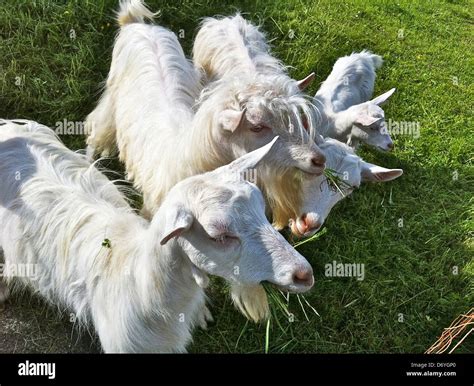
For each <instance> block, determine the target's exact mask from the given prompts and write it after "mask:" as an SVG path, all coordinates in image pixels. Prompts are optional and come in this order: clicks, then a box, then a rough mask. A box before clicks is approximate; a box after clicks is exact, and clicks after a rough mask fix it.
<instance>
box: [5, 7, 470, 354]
mask: <svg viewBox="0 0 474 386" xmlns="http://www.w3.org/2000/svg"><path fill="white" fill-rule="evenodd" d="M226 4H227V5H226ZM226 4H223V2H221V1H211V0H194V1H183V2H176V4H174V3H173V4H171V2H164V1H163V2H160V1H152V0H150V1H149V5H150V6H151V8H152V9H153V10H157V9H161V11H162V16H161V18H160V19H159V23H160V24H162V25H164V26H166V27H168V28H170V29H172V30H173V31H175V32H179V31H180V30H183V31H184V38H182V39H181V42H182V44H183V47H184V49H185V51H186V52H187V53H189V52H190V49H191V46H192V41H193V36H194V34H195V31H196V27H197V24H198V22H199V19H200V18H201V17H203V16H212V15H216V14H224V15H227V14H231V13H233V12H235V11H236V10H241V11H242V12H244V13H245V15H246V17H248V18H250V19H251V20H253V21H254V22H261V23H262V24H263V28H264V30H265V31H266V32H267V33H268V37H269V38H270V39H271V40H272V45H273V47H274V53H275V54H276V55H277V56H278V57H279V58H280V59H282V60H283V61H284V62H285V63H286V64H288V65H291V66H293V67H294V68H293V69H292V70H291V75H292V76H294V77H295V78H301V77H303V76H305V75H306V74H307V73H308V72H310V71H315V72H316V74H317V81H316V82H314V84H313V85H312V86H311V88H310V92H312V93H313V92H315V91H316V89H317V87H318V84H319V82H321V81H323V80H324V79H325V77H326V76H327V75H328V74H329V72H330V70H331V67H332V64H333V63H334V61H335V60H336V59H337V58H338V57H339V56H342V55H347V54H349V53H350V52H352V51H356V50H361V49H364V48H366V49H370V50H372V51H374V52H376V53H378V54H380V55H382V56H383V57H384V59H385V63H384V66H383V67H382V69H381V70H380V71H379V73H378V78H377V82H376V93H381V92H384V91H386V90H388V89H390V88H391V87H397V92H396V93H395V94H394V96H393V97H392V98H391V100H390V103H389V104H388V105H387V107H386V109H385V111H386V116H387V117H390V118H391V119H393V120H396V121H414V122H419V124H420V128H421V136H420V137H419V138H418V139H415V138H413V137H408V136H398V137H396V138H395V145H396V148H395V151H394V152H393V153H391V154H382V153H378V152H375V151H370V150H368V149H362V151H361V154H362V155H363V156H364V157H365V158H366V159H367V160H368V161H370V162H374V163H379V164H381V165H383V166H386V167H401V168H403V169H404V171H405V173H404V175H403V176H402V177H401V178H400V179H398V180H396V181H393V182H391V183H387V184H381V185H375V184H371V185H364V186H363V187H362V188H361V189H360V190H359V191H357V192H355V193H354V194H353V195H352V196H351V197H350V198H348V199H346V200H345V201H343V202H341V203H340V204H339V205H338V206H337V207H336V208H334V210H333V211H332V213H331V215H330V216H329V218H328V220H327V222H326V224H325V227H326V229H327V232H326V234H324V235H323V236H322V237H320V238H319V239H318V240H315V241H311V242H308V243H305V244H303V245H301V246H299V247H298V250H299V251H300V252H301V253H302V254H304V255H305V256H306V257H307V258H308V260H309V261H310V262H311V263H312V265H313V267H314V271H315V279H316V284H315V286H314V289H313V290H312V291H311V292H310V293H309V294H307V295H306V299H307V300H308V302H310V303H311V305H312V306H313V307H314V308H315V309H316V310H317V312H318V313H319V315H320V316H319V317H318V316H317V315H316V314H314V313H309V314H308V318H309V321H308V320H306V318H305V316H304V314H303V311H302V308H301V306H300V305H299V304H298V300H297V299H296V297H295V296H291V297H290V304H289V306H288V307H289V309H290V310H291V312H292V313H294V315H295V320H294V321H293V322H289V321H288V320H287V319H285V318H283V319H282V320H281V321H280V325H278V323H274V322H272V323H270V325H269V326H267V325H266V324H265V323H262V324H260V325H256V324H253V323H250V322H249V323H246V321H245V319H244V317H243V316H241V315H240V314H239V313H238V312H237V311H236V310H235V309H234V307H233V305H232V304H231V301H230V298H229V296H228V295H227V293H226V290H225V286H224V285H223V284H222V282H221V281H220V280H216V281H215V283H214V284H213V286H212V288H211V290H210V291H209V296H210V298H211V299H212V302H213V303H212V312H213V315H214V318H215V319H216V322H215V323H214V324H213V325H211V326H210V328H209V329H208V330H207V331H197V332H196V333H195V339H194V343H193V345H192V346H191V347H190V351H192V352H260V353H262V352H264V351H265V348H266V346H267V349H268V351H269V352H319V353H328V352H329V353H337V352H354V353H373V352H384V353H386V352H391V353H399V352H417V353H419V352H423V351H424V350H425V349H426V348H428V347H429V346H430V345H431V344H432V343H433V342H434V340H435V339H436V338H437V337H438V336H439V335H440V334H441V332H442V329H443V328H444V327H447V326H448V325H449V324H450V323H451V321H452V320H453V319H455V318H456V317H457V316H458V315H459V314H460V313H462V312H466V311H467V310H469V308H470V307H471V306H473V305H474V283H473V276H474V263H473V260H472V238H470V232H471V236H472V231H473V219H472V212H473V210H472V208H473V207H472V190H473V189H472V186H473V185H472V183H473V168H472V163H471V162H472V154H473V144H474V138H473V116H472V111H473V104H472V101H473V99H474V89H473V83H472V82H473V71H474V60H473V55H472V46H473V41H472V37H473V36H474V35H473V28H472V22H473V18H472V14H473V8H474V7H473V2H472V1H462V0H459V1H455V0H452V1H433V2H428V1H419V2H412V1H410V0H400V1H398V2H396V3H395V2H390V1H375V0H374V1H364V2H346V1H344V2H343V1H340V0H338V1H334V0H320V1H314V0H298V1H297V0H294V1H290V0H275V1H271V2H269V1H258V0H257V1H241V2H237V1H236V2H233V3H231V2H227V3H226ZM115 6H116V2H115V1H113V2H109V1H104V0H96V1H87V0H84V1H68V2H66V1H57V2H54V1H51V0H35V1H28V2H23V1H14V0H4V1H3V2H2V4H1V5H0V116H1V117H3V118H28V119H33V120H36V121H39V122H42V123H44V124H47V125H50V126H54V125H55V123H56V122H57V121H62V120H63V119H64V118H66V119H68V120H72V121H77V120H83V119H84V118H85V116H86V115H87V114H88V113H89V112H90V111H91V110H92V109H93V107H94V105H95V103H96V101H97V99H98V96H99V95H100V94H99V93H100V84H101V82H102V81H103V80H104V79H105V77H106V75H107V72H108V68H109V64H110V56H111V50H112V45H113V38H114V34H115V32H116V27H115V25H114V21H113V17H112V15H113V13H112V10H113V9H114V8H115ZM71 29H74V31H75V34H76V38H75V39H71V38H70V31H71ZM400 30H403V37H400V36H399V35H400V34H399V31H400ZM453 77H456V79H454V78H453ZM17 79H20V81H21V84H19V85H16V84H15V81H16V80H17ZM453 79H454V80H457V81H454V80H453ZM63 139H64V141H65V143H66V144H67V145H68V146H70V147H71V148H74V149H78V148H83V147H84V137H81V136H68V137H64V138H63ZM454 175H457V176H458V178H457V179H455V178H453V176H454ZM400 218H402V219H403V227H399V226H398V224H399V223H398V221H399V219H400ZM333 260H336V261H337V262H345V263H363V264H365V270H366V272H365V280H363V281H358V280H356V279H355V278H330V277H325V276H324V266H325V264H326V263H331V262H332V261H333ZM454 266H457V267H459V268H458V269H459V273H458V274H457V275H454V274H453V273H452V270H453V267H454ZM401 315H402V316H403V321H402V322H400V321H399V320H401V319H400V318H401ZM267 327H269V330H268V334H267V331H266V330H267ZM472 351H474V339H472V337H471V338H470V339H467V340H466V341H465V342H464V344H463V345H462V346H461V347H460V348H459V349H458V350H457V352H472Z"/></svg>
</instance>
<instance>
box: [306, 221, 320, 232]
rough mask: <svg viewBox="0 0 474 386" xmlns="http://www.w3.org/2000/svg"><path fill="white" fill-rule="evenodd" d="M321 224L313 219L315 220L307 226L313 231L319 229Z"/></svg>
mask: <svg viewBox="0 0 474 386" xmlns="http://www.w3.org/2000/svg"><path fill="white" fill-rule="evenodd" d="M322 225H323V224H321V223H320V222H319V221H315V222H313V223H311V224H310V225H309V226H308V228H309V231H312V232H314V231H317V230H319V228H321V226H322Z"/></svg>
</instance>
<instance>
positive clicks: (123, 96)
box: [86, 23, 312, 227]
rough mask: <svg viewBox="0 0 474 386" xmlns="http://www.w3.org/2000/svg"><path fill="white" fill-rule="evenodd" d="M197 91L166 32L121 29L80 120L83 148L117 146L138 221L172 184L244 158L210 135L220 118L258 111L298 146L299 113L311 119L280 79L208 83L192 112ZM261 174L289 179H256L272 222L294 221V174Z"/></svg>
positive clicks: (195, 78) (280, 165)
mask: <svg viewBox="0 0 474 386" xmlns="http://www.w3.org/2000/svg"><path fill="white" fill-rule="evenodd" d="M200 88H201V85H200V76H199V73H198V72H197V71H196V70H195V69H194V67H193V66H192V65H191V64H190V63H189V61H188V60H186V58H185V56H184V54H183V52H182V49H181V46H180V45H179V42H178V41H177V38H176V36H175V35H174V34H173V33H172V32H170V31H169V30H167V29H165V28H162V27H159V26H155V25H146V24H142V23H133V24H130V25H125V26H123V27H122V28H121V30H120V33H119V35H118V37H117V40H116V43H115V47H114V51H113V59H112V65H111V69H110V73H109V77H108V79H107V87H106V89H105V92H104V95H103V96H102V98H101V100H100V101H99V104H98V106H97V107H96V109H95V110H94V111H93V112H92V113H91V114H89V116H88V117H87V121H86V127H87V130H88V131H89V132H91V133H92V134H91V136H90V137H89V138H88V143H89V145H91V144H92V145H93V147H95V150H96V151H99V152H102V154H103V155H107V154H108V153H110V152H112V151H113V149H114V147H115V142H116V143H117V145H118V148H119V150H120V153H119V156H120V159H121V160H122V161H123V162H124V163H125V167H126V170H127V173H128V177H129V178H130V179H133V181H134V183H135V186H136V187H137V188H138V189H139V190H141V191H142V192H143V194H144V213H145V214H148V215H151V214H152V213H153V212H154V211H155V210H156V208H157V207H158V206H159V205H160V203H161V202H162V200H163V198H164V196H165V195H166V193H167V192H168V191H169V189H171V187H172V186H174V185H175V184H176V183H177V182H178V181H181V180H182V179H184V178H186V177H188V176H191V175H195V174H199V173H202V172H204V171H209V170H213V169H215V168H216V167H219V166H221V165H224V164H226V163H228V162H229V161H231V160H232V159H235V158H237V157H238V156H241V155H242V154H243V153H242V152H239V150H238V148H236V146H235V144H234V143H233V142H232V141H236V140H235V139H232V138H229V139H227V138H225V139H224V138H222V139H221V138H219V137H218V136H217V135H216V131H217V128H216V126H217V122H216V120H217V119H218V113H219V112H221V111H223V110H225V109H234V110H237V111H238V110H239V109H242V108H252V107H257V108H260V110H263V111H264V112H267V113H268V114H270V115H271V116H272V118H273V119H274V121H275V122H277V123H278V124H276V125H275V126H274V130H275V134H279V135H282V136H286V137H288V136H289V135H290V136H291V135H292V136H294V137H295V142H300V141H301V136H302V135H303V130H304V128H302V124H301V118H300V117H301V112H303V113H304V114H306V115H308V116H310V115H311V111H312V110H311V106H310V105H309V104H308V103H307V99H306V98H305V97H304V96H303V95H301V94H300V93H297V85H296V82H294V81H292V80H291V79H289V78H288V77H285V76H280V75H274V76H271V77H263V76H260V75H254V74H249V75H248V76H242V77H240V79H237V78H234V79H233V80H232V81H225V82H224V81H219V82H215V83H213V84H212V85H211V86H210V87H209V88H208V89H207V90H205V91H203V93H202V95H201V97H200V98H198V99H199V100H198V103H197V105H195V99H196V98H197V95H198V94H199V90H200ZM288 94H290V96H289V97H286V95H288ZM196 109H197V112H195V110H196ZM234 137H235V136H234ZM237 139H238V138H237ZM281 158H284V156H282V157H281ZM283 161H284V160H283ZM268 169H272V175H278V176H281V175H282V174H288V173H289V171H290V170H291V171H292V174H293V176H290V177H289V178H287V179H286V180H283V179H280V180H279V182H278V180H277V179H275V178H271V177H266V174H267V173H264V172H261V173H259V174H260V175H259V179H258V182H259V186H260V187H261V188H263V189H264V192H265V196H266V197H267V199H268V201H269V204H270V206H271V209H272V210H273V212H274V216H275V219H276V222H278V224H279V226H280V227H282V226H286V225H287V221H288V218H289V217H288V216H289V213H291V215H292V216H294V215H295V214H296V213H295V212H297V210H298V206H299V203H300V201H301V196H300V195H298V194H295V193H294V192H293V193H292V194H288V191H289V189H290V188H291V189H293V191H298V189H295V186H294V185H293V184H298V181H299V178H298V177H297V176H296V175H297V174H298V172H297V171H294V167H293V165H285V164H284V162H274V163H273V166H272V167H271V168H268ZM282 169H283V170H282ZM260 177H261V178H260ZM296 188H297V185H296ZM280 213H281V214H280ZM285 217H286V219H285Z"/></svg>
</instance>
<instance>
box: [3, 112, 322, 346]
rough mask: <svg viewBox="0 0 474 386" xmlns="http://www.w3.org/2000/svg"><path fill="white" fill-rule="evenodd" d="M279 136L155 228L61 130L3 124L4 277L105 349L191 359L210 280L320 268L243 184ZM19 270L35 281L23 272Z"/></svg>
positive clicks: (179, 189) (169, 202)
mask: <svg viewBox="0 0 474 386" xmlns="http://www.w3.org/2000/svg"><path fill="white" fill-rule="evenodd" d="M275 141H276V139H275V140H274V141H272V142H271V143H270V144H268V145H266V146H265V147H263V148H261V149H258V150H256V151H254V152H251V153H249V154H246V155H245V156H243V157H241V158H239V159H237V160H236V161H234V162H233V163H231V164H230V165H227V166H223V167H221V168H219V169H217V170H215V171H213V172H209V173H206V174H203V175H198V176H194V177H191V178H188V179H185V180H183V181H181V182H180V183H178V184H177V185H176V186H175V187H174V188H173V189H171V190H170V192H169V195H168V196H167V197H166V198H165V199H164V201H163V203H162V206H161V207H160V209H159V210H158V211H157V212H156V214H155V215H154V217H153V219H152V220H151V221H150V222H149V221H147V220H145V219H143V218H141V217H140V216H138V215H136V214H135V213H134V212H133V210H132V209H131V208H130V206H129V205H128V204H127V202H126V201H125V199H124V197H123V195H122V194H121V193H120V191H119V190H118V188H117V186H115V185H114V184H113V183H112V182H111V181H109V180H108V179H107V178H106V177H105V176H104V175H103V174H102V173H100V172H99V171H98V170H97V169H96V168H95V167H94V166H93V165H91V164H89V163H88V162H87V161H86V160H85V159H84V157H83V156H81V155H78V154H76V153H74V152H72V151H70V150H68V149H67V148H66V147H65V146H64V145H63V144H62V143H61V142H60V141H59V140H58V139H57V137H56V136H55V134H54V132H53V131H52V130H50V129H48V128H47V127H45V126H42V125H39V124H37V123H35V122H29V121H23V122H20V123H14V122H12V121H0V179H1V180H2V181H3V183H2V185H1V186H0V223H1V224H2V228H1V229H0V246H1V248H2V249H3V251H4V258H5V270H4V272H5V275H6V278H7V280H10V281H12V280H14V281H17V282H20V283H22V284H24V285H25V286H28V287H31V288H32V289H33V290H35V291H38V292H39V293H40V294H41V295H42V296H44V297H45V298H46V299H48V300H49V301H50V302H52V303H54V304H57V305H59V306H61V307H66V308H68V309H70V310H72V311H73V312H74V313H75V314H76V317H77V319H78V321H80V322H82V323H92V324H93V325H94V327H95V329H96V331H97V333H98V335H99V338H100V341H101V344H102V347H103V349H104V350H105V351H106V352H183V351H185V347H186V345H187V344H188V343H189V341H190V340H191V330H192V327H193V326H194V325H195V324H197V323H199V318H200V315H201V314H202V307H203V304H204V302H205V297H204V292H203V289H202V288H201V286H202V285H205V283H206V282H207V274H211V275H217V276H220V277H222V278H224V279H226V280H227V281H229V282H230V283H231V284H232V285H235V286H238V287H239V288H240V287H242V288H245V287H246V286H249V288H255V286H258V285H259V283H261V282H262V281H269V282H272V283H274V284H275V285H277V286H278V287H279V288H281V289H283V290H286V291H296V292H300V291H306V290H308V289H309V288H311V286H312V284H313V276H312V270H311V266H310V265H309V264H308V262H307V261H306V260H305V259H304V258H303V257H302V256H301V255H299V254H298V253H297V252H296V251H295V250H294V249H293V248H292V247H291V246H290V245H289V244H288V243H287V242H286V240H285V239H284V238H283V237H282V236H281V235H280V234H279V233H278V232H277V231H276V230H275V229H274V228H272V226H271V224H270V223H269V222H268V220H267V219H266V217H265V213H264V200H263V197H262V195H261V193H260V192H259V190H258V188H257V187H256V186H255V185H254V184H252V183H250V182H247V181H245V180H242V179H239V178H236V175H240V174H241V173H243V172H245V171H246V170H248V169H249V168H254V167H255V166H256V165H257V163H258V162H260V160H261V159H262V158H264V157H265V156H266V154H267V153H268V152H269V151H270V149H271V147H272V146H273V144H274V143H275ZM20 265H32V266H34V267H35V269H34V275H24V276H18V275H17V274H15V273H13V272H18V270H16V268H18V267H19V266H20Z"/></svg>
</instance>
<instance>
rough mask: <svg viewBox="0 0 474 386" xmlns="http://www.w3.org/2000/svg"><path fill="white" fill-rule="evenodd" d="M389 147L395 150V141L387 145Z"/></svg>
mask: <svg viewBox="0 0 474 386" xmlns="http://www.w3.org/2000/svg"><path fill="white" fill-rule="evenodd" d="M387 147H388V149H389V150H393V148H394V147H395V145H394V144H393V142H390V143H389V144H388V145H387Z"/></svg>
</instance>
